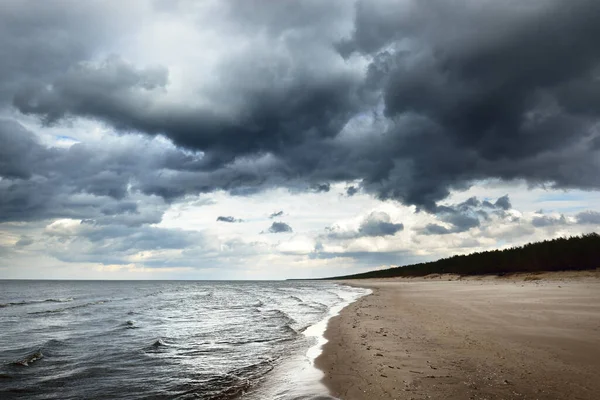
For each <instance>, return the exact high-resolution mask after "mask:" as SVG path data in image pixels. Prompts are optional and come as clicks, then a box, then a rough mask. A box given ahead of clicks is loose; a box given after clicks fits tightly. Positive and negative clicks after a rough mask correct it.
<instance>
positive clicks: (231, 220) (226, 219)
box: [217, 216, 244, 223]
mask: <svg viewBox="0 0 600 400" xmlns="http://www.w3.org/2000/svg"><path fill="white" fill-rule="evenodd" d="M217 222H228V223H235V222H244V220H243V219H237V218H234V217H230V216H229V217H224V216H219V217H217Z"/></svg>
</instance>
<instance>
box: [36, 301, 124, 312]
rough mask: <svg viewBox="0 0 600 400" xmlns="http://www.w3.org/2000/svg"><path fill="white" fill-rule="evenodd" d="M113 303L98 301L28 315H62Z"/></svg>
mask: <svg viewBox="0 0 600 400" xmlns="http://www.w3.org/2000/svg"><path fill="white" fill-rule="evenodd" d="M111 301H112V300H98V301H92V302H89V303H84V304H78V305H75V306H71V307H62V308H53V309H51V310H42V311H32V312H29V313H27V314H29V315H39V314H56V313H61V312H65V311H69V310H76V309H78V308H85V307H90V306H95V305H99V304H104V303H110V302H111Z"/></svg>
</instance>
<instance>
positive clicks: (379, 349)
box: [317, 272, 600, 400]
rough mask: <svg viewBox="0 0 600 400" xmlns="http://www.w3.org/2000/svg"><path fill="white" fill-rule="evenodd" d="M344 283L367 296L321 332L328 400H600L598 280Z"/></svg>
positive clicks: (585, 276)
mask: <svg viewBox="0 0 600 400" xmlns="http://www.w3.org/2000/svg"><path fill="white" fill-rule="evenodd" d="M450 279H454V278H450ZM350 284H353V285H358V286H362V287H369V288H372V289H373V294H371V295H369V296H366V297H363V298H361V299H360V300H358V301H357V302H355V303H353V304H351V305H350V306H348V307H347V308H345V309H344V310H343V311H342V312H341V314H340V315H339V316H337V317H335V318H333V319H332V320H331V321H330V323H329V326H328V328H327V332H326V337H327V338H328V339H329V342H328V343H327V344H326V345H325V346H324V349H323V354H322V355H321V356H320V357H319V358H318V359H317V366H319V367H320V368H321V369H322V370H323V371H325V378H324V382H325V384H326V385H327V386H328V387H329V389H330V390H331V392H332V394H333V395H334V396H336V397H339V398H341V399H344V400H356V399H371V400H372V399H600V279H598V272H591V273H564V274H561V273H555V274H543V275H535V276H525V277H524V276H520V277H512V278H486V279H467V280H452V281H448V277H446V276H442V277H440V276H436V277H434V279H419V280H410V279H385V280H361V281H351V282H350Z"/></svg>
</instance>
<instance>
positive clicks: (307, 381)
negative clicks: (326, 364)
mask: <svg viewBox="0 0 600 400" xmlns="http://www.w3.org/2000/svg"><path fill="white" fill-rule="evenodd" d="M371 292H372V291H371V290H370V289H363V288H354V287H350V286H341V285H340V286H338V287H337V289H336V293H335V294H336V295H337V296H338V297H340V302H339V303H337V304H335V305H334V306H332V307H331V308H330V309H329V311H328V313H327V315H326V316H325V318H323V319H322V320H320V321H319V322H317V323H316V324H314V325H311V326H309V327H308V328H306V329H305V330H304V332H303V334H304V336H305V337H306V338H307V343H309V344H312V345H310V347H309V348H308V350H306V351H305V352H297V353H296V354H292V355H290V356H289V357H288V358H286V359H285V360H284V361H283V362H282V363H280V364H279V365H277V367H276V368H275V369H274V370H273V371H272V372H271V373H270V375H269V376H268V377H267V379H266V381H265V382H264V384H263V385H262V386H261V387H260V388H259V389H258V390H257V391H256V392H254V393H252V394H251V395H250V396H248V398H251V399H273V400H287V399H316V398H319V399H325V398H332V397H330V396H329V391H328V390H327V388H326V387H325V385H324V384H323V383H322V382H321V380H322V379H323V377H324V373H323V371H321V370H320V369H318V368H317V367H316V366H315V360H316V359H317V357H319V355H320V354H321V352H322V350H323V346H324V345H325V343H327V339H325V336H324V335H325V331H326V330H327V324H328V323H329V320H330V319H331V318H332V317H334V316H336V315H338V314H339V313H340V311H341V310H342V309H344V308H345V307H347V306H348V305H350V304H351V303H353V302H354V301H356V300H358V299H359V298H360V297H362V296H365V295H367V294H370V293H371Z"/></svg>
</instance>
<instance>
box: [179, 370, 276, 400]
mask: <svg viewBox="0 0 600 400" xmlns="http://www.w3.org/2000/svg"><path fill="white" fill-rule="evenodd" d="M272 370H273V361H272V360H265V361H260V362H258V363H255V364H251V365H248V366H244V367H240V368H237V369H233V370H231V371H229V372H227V373H224V374H220V375H218V376H215V377H212V378H210V379H207V380H205V381H204V382H199V383H198V384H197V385H194V386H195V387H194V388H192V389H189V390H186V391H185V392H184V393H183V395H182V396H180V398H182V399H197V398H199V397H198V396H200V395H201V398H202V399H206V400H228V399H236V398H239V397H240V396H241V395H243V394H244V393H246V392H248V391H249V390H250V389H252V388H253V387H254V386H255V385H257V384H258V383H259V382H260V379H261V378H262V377H263V376H265V375H266V374H267V373H269V372H271V371H272Z"/></svg>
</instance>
